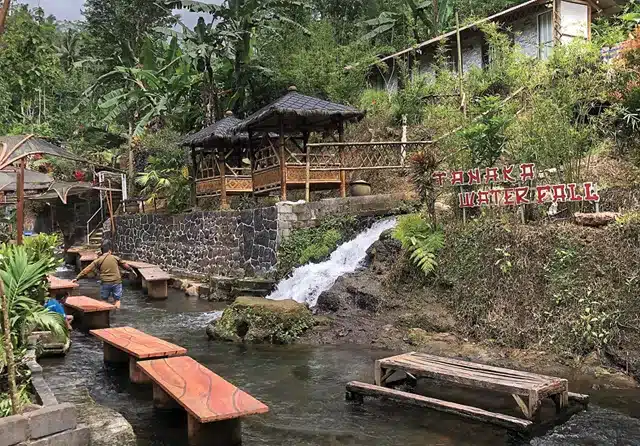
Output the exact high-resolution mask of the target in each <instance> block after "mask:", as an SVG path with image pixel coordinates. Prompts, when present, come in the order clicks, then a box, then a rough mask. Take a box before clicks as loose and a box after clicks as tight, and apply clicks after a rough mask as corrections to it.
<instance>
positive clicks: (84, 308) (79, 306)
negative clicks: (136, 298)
mask: <svg viewBox="0 0 640 446" xmlns="http://www.w3.org/2000/svg"><path fill="white" fill-rule="evenodd" d="M64 306H65V307H66V308H67V311H68V312H69V313H71V314H73V316H74V321H79V322H80V323H81V325H82V328H83V329H86V330H92V329H95V328H107V327H109V312H110V311H111V310H115V309H116V307H115V306H113V305H111V304H109V303H107V302H103V301H100V300H96V299H92V298H90V297H87V296H69V297H67V299H66V300H65V302H64Z"/></svg>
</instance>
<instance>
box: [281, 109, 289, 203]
mask: <svg viewBox="0 0 640 446" xmlns="http://www.w3.org/2000/svg"><path fill="white" fill-rule="evenodd" d="M284 145H285V138H284V121H283V120H282V116H280V200H282V201H287V158H286V148H285V146H284Z"/></svg>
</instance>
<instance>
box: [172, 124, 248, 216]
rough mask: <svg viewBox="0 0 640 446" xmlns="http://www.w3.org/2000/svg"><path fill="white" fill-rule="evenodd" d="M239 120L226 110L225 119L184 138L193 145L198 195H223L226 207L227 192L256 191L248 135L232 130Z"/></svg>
mask: <svg viewBox="0 0 640 446" xmlns="http://www.w3.org/2000/svg"><path fill="white" fill-rule="evenodd" d="M240 122H241V121H240V119H238V118H236V117H235V116H233V113H232V112H227V116H226V117H225V118H224V119H222V120H220V121H218V122H216V123H215V124H212V125H210V126H209V127H206V128H204V129H202V130H200V131H199V132H197V133H194V134H193V135H190V136H188V137H186V138H185V139H184V140H183V141H182V145H184V146H188V147H190V148H191V159H192V161H193V171H194V176H195V188H196V197H200V198H204V197H215V196H220V205H221V207H223V208H224V207H227V195H228V194H242V193H251V192H253V183H252V181H251V164H250V162H249V135H248V134H247V133H246V132H244V133H242V132H241V133H235V132H234V131H233V130H234V128H235V127H236V126H237V125H238V124H239V123H240ZM223 179H224V180H223Z"/></svg>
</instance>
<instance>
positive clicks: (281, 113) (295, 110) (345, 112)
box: [235, 88, 364, 133]
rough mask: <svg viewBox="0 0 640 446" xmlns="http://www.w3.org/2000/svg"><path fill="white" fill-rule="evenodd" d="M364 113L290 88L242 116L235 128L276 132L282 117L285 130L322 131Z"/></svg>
mask: <svg viewBox="0 0 640 446" xmlns="http://www.w3.org/2000/svg"><path fill="white" fill-rule="evenodd" d="M363 117H364V112H363V111H361V110H358V109H356V108H353V107H349V106H346V105H342V104H336V103H333V102H329V101H325V100H323V99H319V98H314V97H312V96H306V95H303V94H300V93H298V92H297V91H295V89H294V88H292V89H290V91H289V93H287V94H286V95H284V96H282V97H281V98H280V99H278V100H276V101H275V102H273V103H271V104H269V105H267V106H266V107H264V108H262V109H261V110H258V111H257V112H256V113H254V114H253V115H251V116H249V117H248V118H247V119H245V120H243V121H242V122H241V123H240V124H238V126H237V127H236V128H235V131H237V132H244V131H248V130H251V131H255V132H278V133H279V132H280V123H281V120H282V124H283V127H284V131H285V133H300V132H301V131H303V130H306V131H322V130H324V129H325V128H326V127H330V126H332V125H333V126H335V124H336V123H338V122H344V121H356V120H360V119H362V118H363Z"/></svg>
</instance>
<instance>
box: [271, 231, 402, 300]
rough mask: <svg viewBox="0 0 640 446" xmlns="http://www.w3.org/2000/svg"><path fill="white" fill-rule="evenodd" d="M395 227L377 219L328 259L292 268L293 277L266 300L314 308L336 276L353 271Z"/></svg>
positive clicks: (281, 283)
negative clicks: (287, 301) (289, 302)
mask: <svg viewBox="0 0 640 446" xmlns="http://www.w3.org/2000/svg"><path fill="white" fill-rule="evenodd" d="M395 225H396V220H395V219H387V220H380V221H378V222H376V223H375V224H374V225H373V226H371V228H369V229H367V230H366V231H364V232H362V233H360V234H359V235H358V236H357V237H356V238H355V239H353V240H351V241H349V242H346V243H343V244H342V245H340V246H339V247H338V249H336V250H335V251H334V252H333V254H331V257H330V258H329V260H327V261H324V262H322V263H309V264H307V265H304V266H301V267H299V268H296V269H295V270H294V271H293V275H292V276H291V277H289V278H288V279H285V280H283V281H282V282H280V283H279V284H278V287H277V288H276V290H275V291H274V292H273V293H271V294H270V295H269V296H267V299H273V300H284V299H293V300H295V301H296V302H300V303H306V304H308V305H309V306H310V307H315V306H316V303H317V302H318V297H320V294H322V292H323V291H326V290H328V289H329V288H331V287H332V286H333V284H334V283H335V282H336V280H338V278H339V277H340V276H342V275H344V274H347V273H351V272H353V271H355V270H356V268H358V266H359V265H360V263H361V262H362V261H363V260H364V258H365V256H366V255H367V249H369V247H370V246H371V245H373V243H374V242H375V241H376V240H378V238H380V234H382V233H383V232H384V231H386V230H387V229H391V228H393V227H395Z"/></svg>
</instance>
